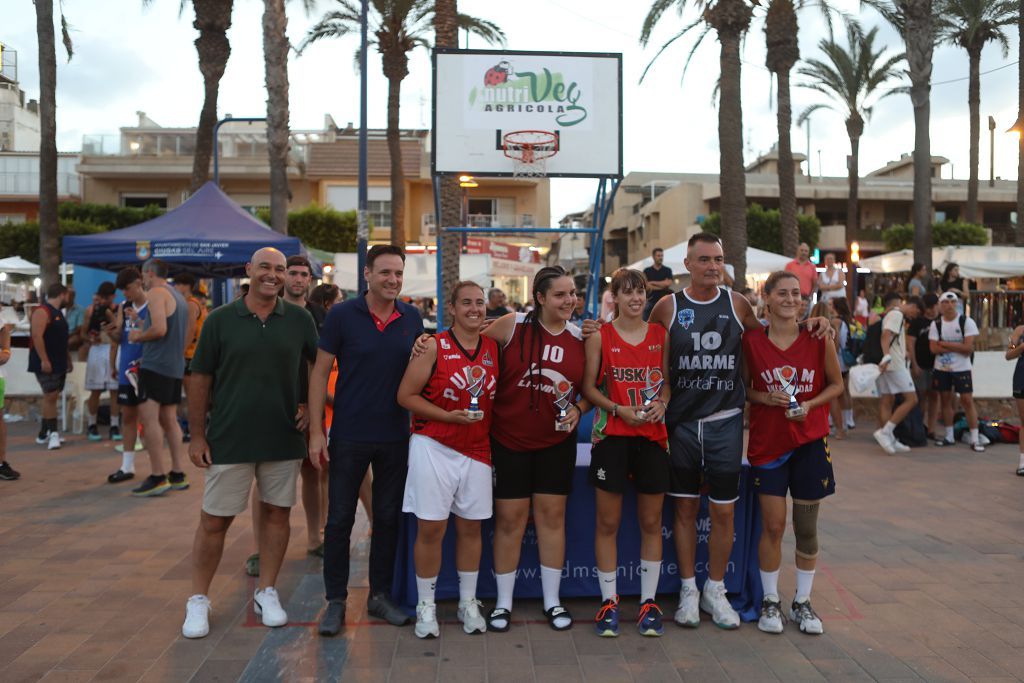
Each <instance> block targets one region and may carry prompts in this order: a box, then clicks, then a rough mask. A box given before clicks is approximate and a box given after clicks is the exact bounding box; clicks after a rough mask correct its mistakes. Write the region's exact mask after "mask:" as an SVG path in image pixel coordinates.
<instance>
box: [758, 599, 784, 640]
mask: <svg viewBox="0 0 1024 683" xmlns="http://www.w3.org/2000/svg"><path fill="white" fill-rule="evenodd" d="M757 627H758V628H759V629H761V630H762V631H764V632H765V633H782V604H781V603H780V602H779V596H777V595H766V596H764V600H762V601H761V617H760V618H759V619H758V620H757Z"/></svg>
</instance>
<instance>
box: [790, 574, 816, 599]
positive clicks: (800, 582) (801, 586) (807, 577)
mask: <svg viewBox="0 0 1024 683" xmlns="http://www.w3.org/2000/svg"><path fill="white" fill-rule="evenodd" d="M813 585H814V570H813V569H812V570H810V571H807V570H804V569H797V570H796V597H795V598H793V600H794V601H795V602H804V601H806V600H810V599H811V586H813Z"/></svg>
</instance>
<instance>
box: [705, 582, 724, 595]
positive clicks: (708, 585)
mask: <svg viewBox="0 0 1024 683" xmlns="http://www.w3.org/2000/svg"><path fill="white" fill-rule="evenodd" d="M717 586H722V587H723V588H724V587H725V581H724V580H723V581H715V580H714V579H708V580H707V581H705V582H704V592H705V593H707V592H708V591H709V590H711V589H712V588H716V587H717Z"/></svg>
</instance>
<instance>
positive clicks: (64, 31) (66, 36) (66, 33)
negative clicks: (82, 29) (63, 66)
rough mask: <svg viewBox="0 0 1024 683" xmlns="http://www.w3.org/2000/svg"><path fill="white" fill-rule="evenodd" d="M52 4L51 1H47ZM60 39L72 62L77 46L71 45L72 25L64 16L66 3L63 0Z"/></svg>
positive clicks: (61, 4)
mask: <svg viewBox="0 0 1024 683" xmlns="http://www.w3.org/2000/svg"><path fill="white" fill-rule="evenodd" d="M45 1H46V2H50V0H45ZM60 38H61V41H63V43H64V51H65V52H67V53H68V61H69V62H70V61H71V57H73V56H74V54H75V46H74V45H72V43H71V25H70V24H68V20H67V17H65V16H64V2H63V0H61V3H60Z"/></svg>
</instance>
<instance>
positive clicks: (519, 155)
mask: <svg viewBox="0 0 1024 683" xmlns="http://www.w3.org/2000/svg"><path fill="white" fill-rule="evenodd" d="M504 152H505V156H506V157H508V158H509V159H511V160H512V177H513V178H543V177H546V176H547V174H548V159H549V158H551V157H553V156H554V155H555V154H557V153H558V136H557V135H556V134H555V133H551V132H549V131H541V130H517V131H512V132H511V133H507V134H506V135H505V136H504Z"/></svg>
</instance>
